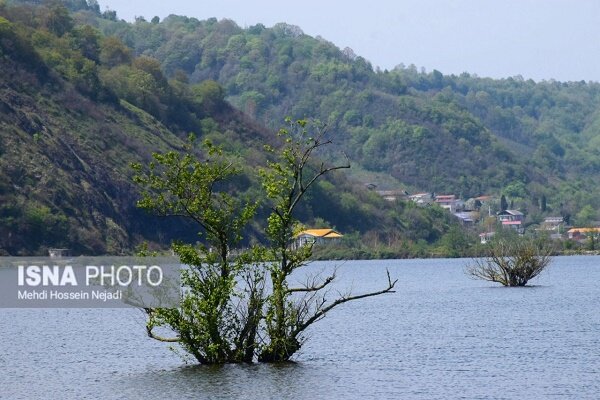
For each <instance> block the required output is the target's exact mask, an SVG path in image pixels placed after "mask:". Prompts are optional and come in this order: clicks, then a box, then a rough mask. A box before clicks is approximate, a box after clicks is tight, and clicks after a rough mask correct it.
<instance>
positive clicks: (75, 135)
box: [0, 2, 457, 255]
mask: <svg viewBox="0 0 600 400" xmlns="http://www.w3.org/2000/svg"><path fill="white" fill-rule="evenodd" d="M14 3H15V4H14V5H11V6H7V5H2V4H0V72H1V73H0V154H1V158H0V252H1V253H2V254H12V255H17V254H23V255H24V254H43V253H44V251H45V249H46V248H48V247H68V248H71V249H72V250H73V252H74V253H76V254H80V253H83V254H105V253H109V254H121V253H128V252H131V251H132V250H133V248H134V247H135V246H136V245H138V244H139V243H140V242H141V241H143V240H150V241H151V242H153V243H157V244H158V245H160V246H166V245H168V244H169V242H170V241H171V240H172V239H175V238H179V239H184V240H189V241H195V240H197V238H198V237H197V235H196V232H197V227H194V226H191V225H189V224H187V223H184V222H183V221H175V220H160V219H157V218H154V217H152V216H149V215H145V214H143V213H142V212H140V211H139V210H138V209H136V207H135V201H136V199H137V191H136V188H135V187H134V186H133V184H132V182H131V179H130V178H131V175H132V171H131V169H130V168H129V165H130V163H131V162H142V163H148V162H149V160H150V158H151V154H152V152H154V151H165V150H170V149H175V150H178V149H181V148H182V144H183V141H184V140H185V139H186V138H187V136H188V133H189V132H195V133H196V134H198V135H199V136H201V137H202V138H206V139H211V140H212V141H213V142H215V143H217V144H221V145H222V146H223V147H224V148H225V150H226V151H227V152H228V153H229V154H230V155H231V157H232V159H235V160H238V162H240V164H243V165H244V166H245V173H244V175H243V176H241V177H240V178H239V180H238V181H236V182H235V183H236V184H237V187H238V190H239V191H242V192H243V193H246V194H248V195H251V196H254V197H257V198H260V196H261V195H260V193H259V191H258V185H257V180H256V174H255V170H256V167H257V166H259V165H263V164H264V161H265V155H264V153H263V151H262V147H263V145H264V144H265V143H271V144H274V142H273V139H272V137H273V135H272V134H271V133H270V130H269V129H268V128H264V127H262V126H261V125H259V124H257V123H256V122H253V121H252V120H251V119H250V118H248V116H247V115H245V114H243V113H241V112H239V111H237V110H235V109H234V108H232V107H231V106H230V105H229V104H228V103H226V102H225V101H224V99H223V96H224V92H223V89H222V88H221V87H220V86H219V85H218V84H217V83H216V82H214V81H206V80H205V81H202V82H199V83H198V84H188V83H187V79H186V77H185V76H182V75H181V74H179V75H177V74H176V75H175V76H174V79H168V78H167V77H166V76H165V75H164V74H163V72H162V71H161V68H160V65H159V64H158V62H157V61H156V60H155V59H153V58H150V57H147V56H144V55H140V56H137V57H136V56H135V55H134V54H133V52H132V51H131V49H129V48H128V47H127V46H126V45H124V44H123V43H122V42H121V41H120V40H118V39H116V38H114V37H107V36H104V35H102V34H101V33H100V32H98V31H97V30H95V29H93V28H92V27H91V26H90V25H86V24H85V23H84V22H85V21H91V22H93V23H94V24H104V23H107V24H109V23H115V22H114V21H112V20H110V18H112V15H111V14H110V13H108V15H104V18H101V15H100V14H99V10H97V9H94V8H93V7H90V6H88V5H87V4H84V3H82V2H71V3H70V6H71V7H72V8H73V9H76V10H79V11H78V13H76V14H72V13H70V12H69V11H68V10H67V9H66V8H65V7H63V6H62V5H61V4H60V3H49V4H48V5H30V4H27V3H26V4H23V3H21V2H14ZM80 3H81V4H80ZM105 14H106V13H105ZM106 18H109V19H106ZM282 118H283V115H281V116H277V118H276V121H273V125H275V124H277V123H279V122H278V121H281V120H282ZM323 156H324V157H328V156H329V155H328V154H323ZM300 211H301V215H300V217H301V219H302V220H303V221H305V222H307V223H310V224H316V225H319V224H327V225H333V226H335V227H337V228H338V229H340V230H342V231H343V232H345V233H348V235H347V236H348V238H349V239H350V240H354V243H356V244H357V247H360V246H358V244H360V243H362V246H366V248H367V249H369V247H371V249H369V251H372V250H373V247H374V246H376V245H378V244H379V243H385V246H386V247H387V248H388V249H392V253H390V254H400V253H405V254H420V253H419V252H425V251H428V250H427V243H435V242H436V241H438V240H439V239H440V238H442V237H443V236H444V235H445V234H446V233H449V232H450V230H451V229H454V228H455V227H456V224H457V223H456V221H454V220H453V219H452V218H451V217H450V216H449V215H448V214H446V213H444V212H442V211H441V210H440V209H438V208H432V209H419V208H416V207H415V206H412V205H410V204H398V205H390V204H389V203H387V202H385V201H384V200H382V199H381V198H380V197H379V196H377V195H376V194H375V193H373V192H370V191H368V190H366V189H365V188H364V186H363V185H361V184H357V183H355V182H353V181H351V180H349V179H348V178H347V177H345V176H343V175H340V174H336V175H334V176H332V177H331V179H330V180H328V181H323V182H322V183H321V184H319V185H318V186H317V187H316V190H315V191H314V192H313V194H312V196H311V198H310V199H309V202H308V203H307V204H305V206H304V207H303V208H302V209H301V210H300ZM260 213H261V215H264V214H265V213H266V210H265V209H261V211H260ZM453 227H454V228H453ZM352 232H356V234H354V235H353V234H352ZM358 235H362V238H365V237H367V238H371V239H369V240H364V239H362V238H361V236H358ZM251 239H255V240H260V239H261V224H260V222H258V223H256V224H254V225H253V226H252V230H251V231H250V232H248V240H251ZM365 243H366V245H365ZM371 244H373V246H370V245H371ZM394 249H395V250H394Z"/></svg>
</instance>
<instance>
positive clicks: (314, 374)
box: [0, 257, 600, 399]
mask: <svg viewBox="0 0 600 400" xmlns="http://www.w3.org/2000/svg"><path fill="white" fill-rule="evenodd" d="M466 262H468V260H390V261H352V262H346V263H343V264H342V266H341V267H340V268H339V270H338V275H339V276H340V277H343V278H342V280H341V282H340V283H339V285H341V287H346V288H348V287H352V290H353V292H354V293H359V292H361V291H364V290H369V289H374V288H377V287H379V286H382V287H383V286H384V285H385V283H386V277H385V269H386V268H388V269H389V270H390V273H391V275H392V276H393V277H396V278H398V279H399V280H398V284H397V292H396V293H394V294H389V295H385V296H379V297H375V298H369V299H365V300H362V301H357V302H351V303H348V304H345V305H343V306H341V307H339V308H338V309H336V310H334V311H333V312H332V313H331V314H330V315H328V316H327V318H325V319H324V320H322V321H320V322H318V323H317V324H316V325H314V326H313V328H312V329H311V330H310V331H309V332H308V333H309V338H308V341H307V342H306V344H305V346H304V347H303V349H302V351H301V353H300V354H299V355H298V357H296V362H295V363H289V364H285V365H229V366H223V367H202V366H195V365H186V364H185V363H184V362H183V361H182V359H181V358H180V357H179V356H178V355H176V354H174V353H173V352H171V351H169V350H168V346H167V344H164V343H159V342H156V341H153V340H151V339H149V338H147V337H146V336H145V329H144V322H145V320H144V315H143V314H142V313H141V312H140V311H137V310H131V309H108V310H101V309H95V310H87V309H84V310H77V309H27V310H16V309H8V310H7V309H4V310H0V339H1V342H0V367H1V369H2V370H1V372H0V398H2V399H34V398H56V399H82V398H90V399H95V398H109V399H113V398H127V399H136V398H143V399H171V398H173V399H175V398H200V399H204V398H205V399H391V398H394V399H451V398H465V399H490V398H494V399H548V398H550V399H598V398H600V257H558V258H556V259H554V261H553V263H552V264H551V266H550V267H549V269H548V270H547V271H545V272H544V273H543V274H542V275H541V276H540V277H538V278H536V279H535V280H534V281H532V282H531V284H533V285H535V286H533V287H527V288H503V287H498V286H496V285H495V284H492V283H487V282H482V281H475V280H471V279H470V278H469V277H467V276H466V275H465V274H464V272H463V270H464V265H465V263H466ZM332 265H333V263H315V264H314V265H311V266H310V268H311V269H314V270H317V269H320V268H329V267H331V266H332Z"/></svg>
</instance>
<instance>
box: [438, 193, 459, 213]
mask: <svg viewBox="0 0 600 400" xmlns="http://www.w3.org/2000/svg"><path fill="white" fill-rule="evenodd" d="M435 203H436V204H437V205H438V206H440V207H442V208H445V209H446V210H448V211H450V212H451V213H455V212H457V211H458V210H460V209H461V208H462V207H463V206H464V203H463V202H462V200H460V199H457V198H456V196H455V195H453V194H440V195H437V196H435Z"/></svg>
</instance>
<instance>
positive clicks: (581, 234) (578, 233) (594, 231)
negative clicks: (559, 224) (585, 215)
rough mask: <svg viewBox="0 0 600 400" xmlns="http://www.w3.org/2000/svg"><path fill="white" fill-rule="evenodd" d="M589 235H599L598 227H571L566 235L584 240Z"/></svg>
mask: <svg viewBox="0 0 600 400" xmlns="http://www.w3.org/2000/svg"><path fill="white" fill-rule="evenodd" d="M590 235H600V228H571V229H569V230H568V231H567V236H568V238H569V239H572V240H585V239H586V238H588V237H589V236H590Z"/></svg>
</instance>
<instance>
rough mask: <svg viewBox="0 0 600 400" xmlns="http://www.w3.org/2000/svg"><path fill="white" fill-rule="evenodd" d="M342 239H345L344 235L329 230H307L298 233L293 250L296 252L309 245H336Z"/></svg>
mask: <svg viewBox="0 0 600 400" xmlns="http://www.w3.org/2000/svg"><path fill="white" fill-rule="evenodd" d="M342 237H344V235H342V234H341V233H339V232H336V231H335V230H333V229H329V228H324V229H307V230H304V231H302V232H300V233H298V234H297V235H296V236H295V237H294V242H293V243H292V249H294V250H296V249H299V248H300V247H302V246H305V245H307V244H311V245H323V244H328V243H335V242H336V241H338V240H339V239H340V238H342Z"/></svg>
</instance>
